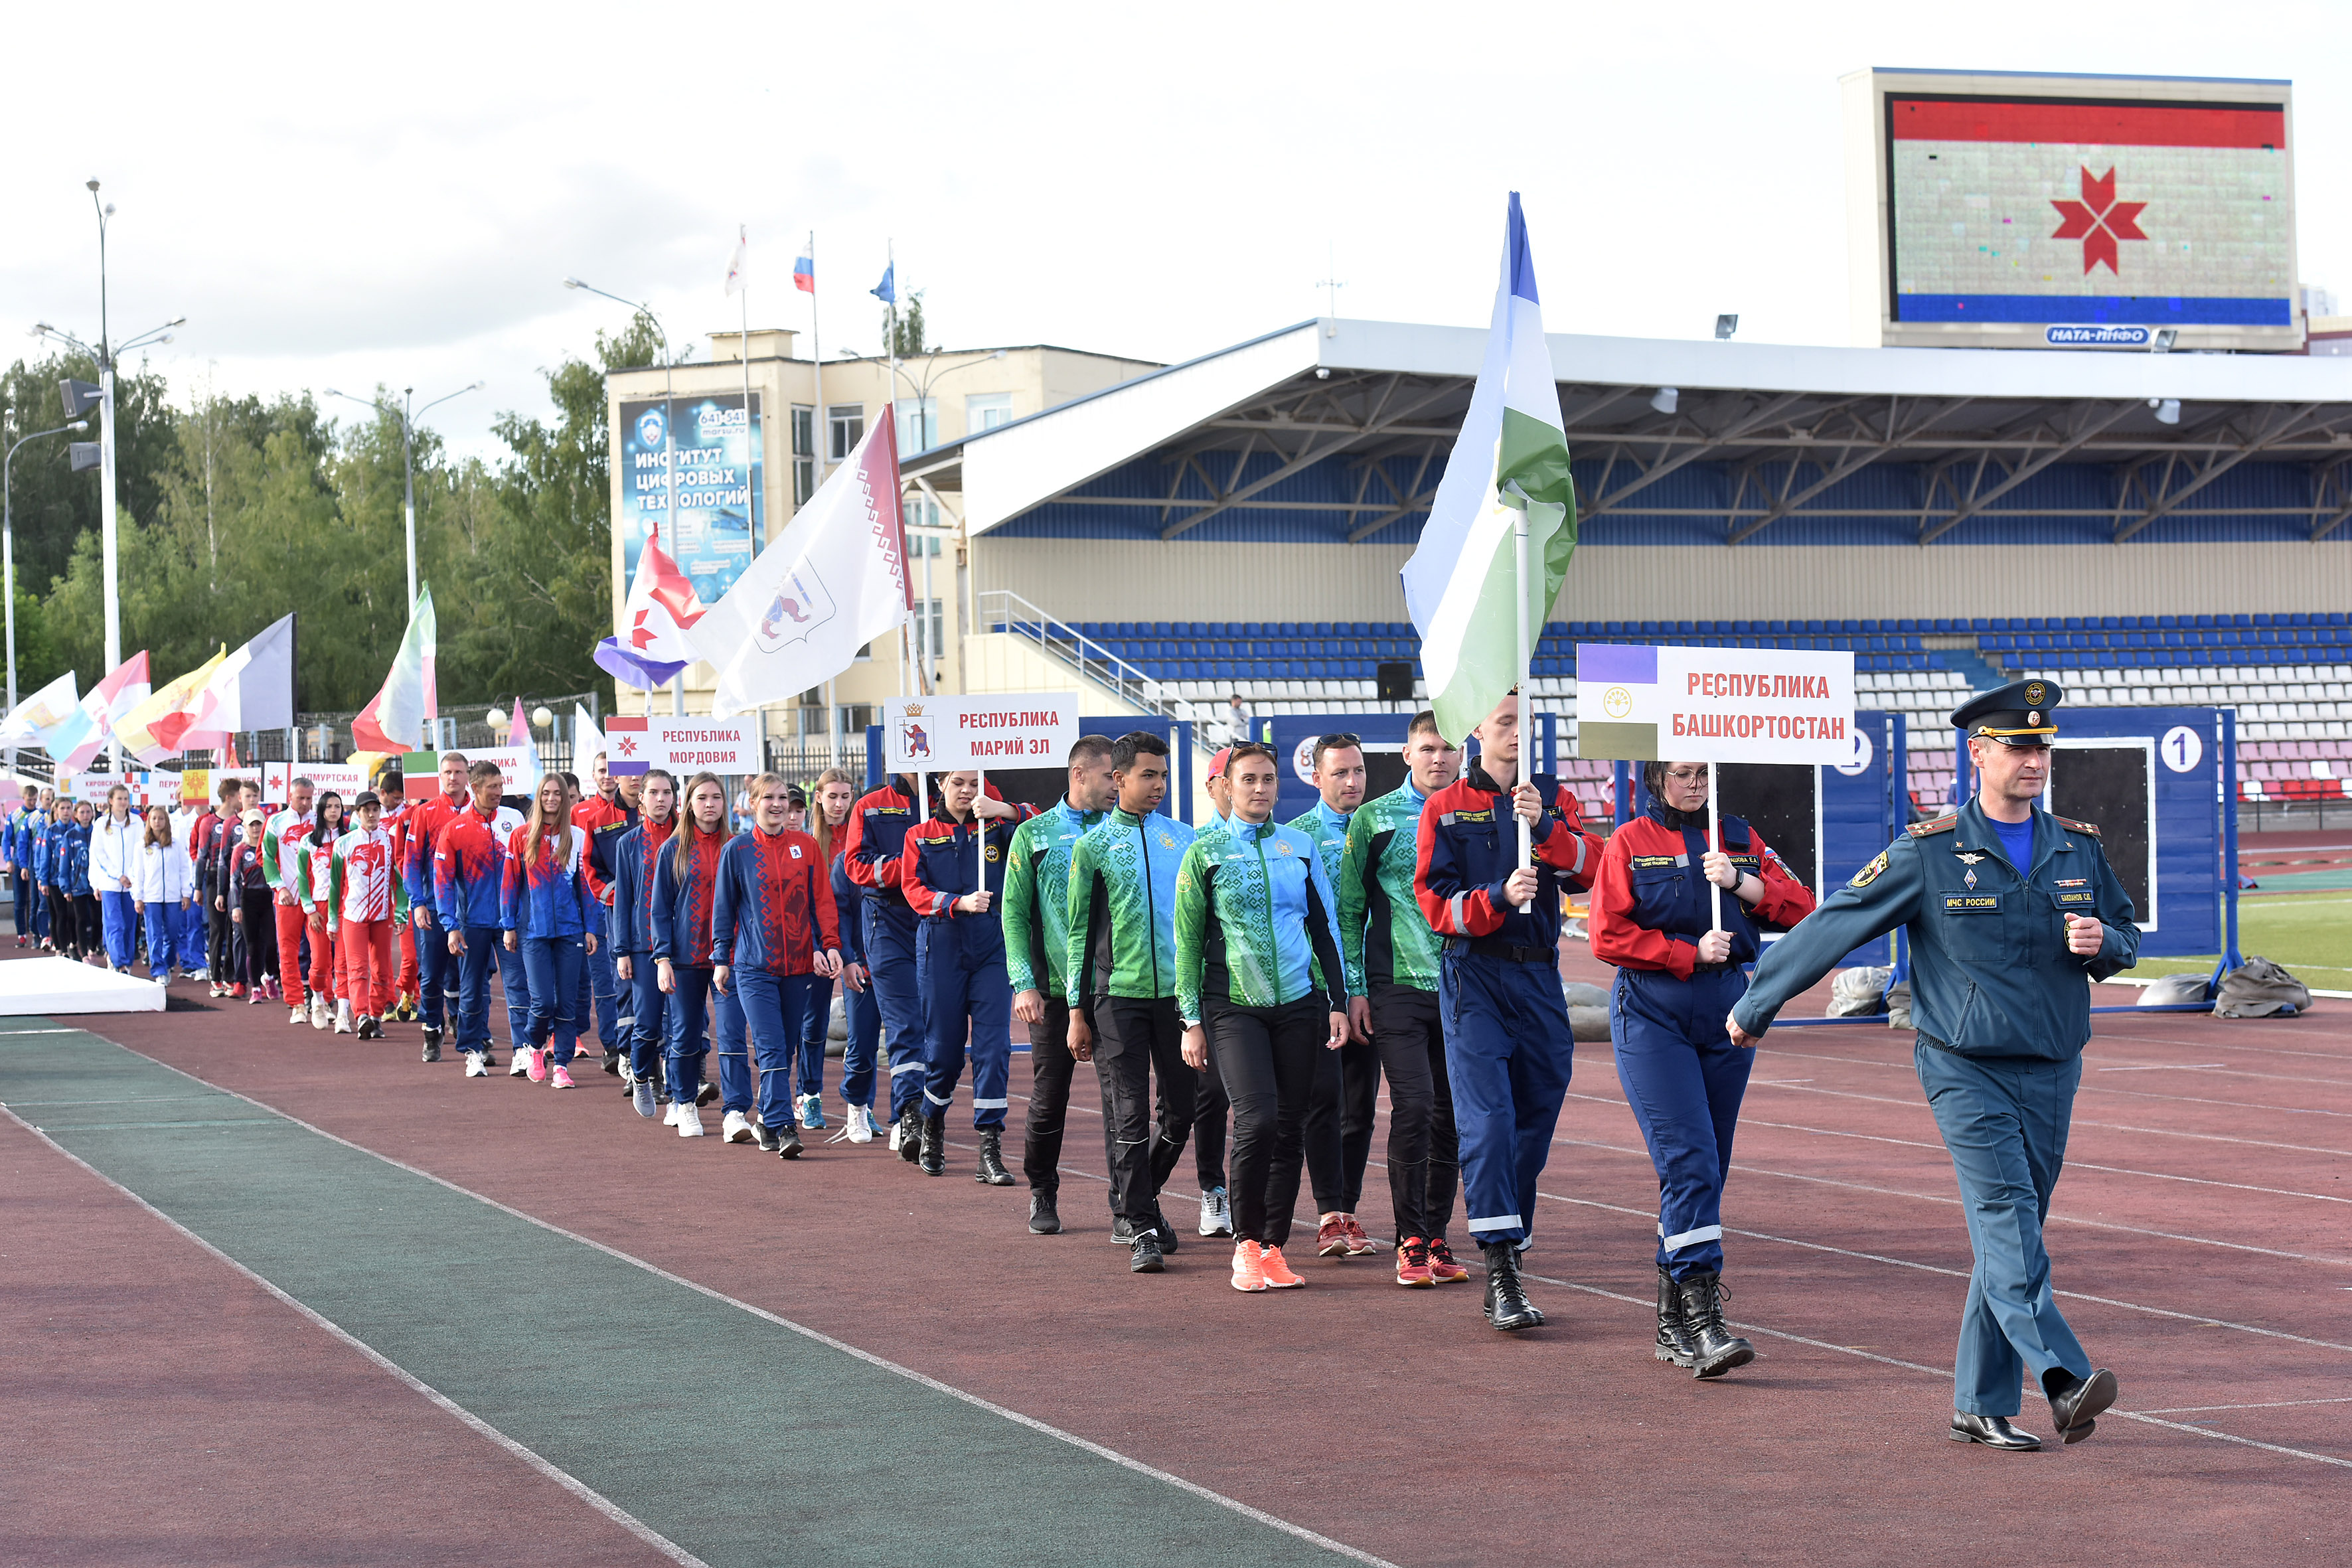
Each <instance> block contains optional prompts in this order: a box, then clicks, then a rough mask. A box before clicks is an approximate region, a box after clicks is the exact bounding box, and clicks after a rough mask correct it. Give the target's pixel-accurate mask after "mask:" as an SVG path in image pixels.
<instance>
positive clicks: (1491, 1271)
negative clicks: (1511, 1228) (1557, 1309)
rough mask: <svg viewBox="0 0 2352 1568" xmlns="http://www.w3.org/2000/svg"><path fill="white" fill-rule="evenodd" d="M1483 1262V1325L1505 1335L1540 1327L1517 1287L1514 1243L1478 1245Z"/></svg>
mask: <svg viewBox="0 0 2352 1568" xmlns="http://www.w3.org/2000/svg"><path fill="white" fill-rule="evenodd" d="M1478 1250H1479V1252H1480V1253H1481V1254H1482V1255H1483V1256H1484V1257H1485V1258H1486V1321H1488V1322H1490V1323H1492V1324H1494V1325H1495V1327H1496V1328H1498V1329H1500V1330H1502V1331H1504V1332H1505V1333H1515V1332H1517V1331H1519V1330H1521V1329H1532V1328H1535V1327H1536V1326H1537V1325H1538V1324H1540V1323H1541V1322H1542V1321H1544V1319H1543V1314H1542V1313H1541V1312H1539V1311H1538V1310H1536V1306H1535V1303H1534V1302H1532V1301H1530V1300H1528V1293H1527V1290H1526V1289H1525V1288H1524V1287H1522V1286H1521V1285H1520V1284H1519V1251H1518V1247H1517V1245H1516V1244H1515V1243H1512V1242H1508V1241H1486V1242H1481V1243H1479V1244H1478Z"/></svg>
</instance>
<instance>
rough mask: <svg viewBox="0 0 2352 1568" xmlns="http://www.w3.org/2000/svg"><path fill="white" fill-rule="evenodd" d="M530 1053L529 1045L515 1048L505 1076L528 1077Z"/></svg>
mask: <svg viewBox="0 0 2352 1568" xmlns="http://www.w3.org/2000/svg"><path fill="white" fill-rule="evenodd" d="M531 1054H532V1053H531V1048H530V1047H529V1046H524V1047H521V1048H520V1049H519V1050H517V1051H516V1052H515V1054H514V1061H513V1063H512V1065H510V1066H509V1068H507V1076H508V1077H509V1078H529V1077H530V1058H531Z"/></svg>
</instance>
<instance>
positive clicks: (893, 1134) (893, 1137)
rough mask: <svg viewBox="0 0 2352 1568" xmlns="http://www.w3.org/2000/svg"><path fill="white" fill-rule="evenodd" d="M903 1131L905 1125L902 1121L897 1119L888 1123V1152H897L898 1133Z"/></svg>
mask: <svg viewBox="0 0 2352 1568" xmlns="http://www.w3.org/2000/svg"><path fill="white" fill-rule="evenodd" d="M902 1131H905V1127H904V1125H903V1124H902V1123H900V1122H897V1121H893V1122H892V1123H890V1152H892V1153H893V1154H895V1153H897V1152H898V1134H899V1133H900V1132H902Z"/></svg>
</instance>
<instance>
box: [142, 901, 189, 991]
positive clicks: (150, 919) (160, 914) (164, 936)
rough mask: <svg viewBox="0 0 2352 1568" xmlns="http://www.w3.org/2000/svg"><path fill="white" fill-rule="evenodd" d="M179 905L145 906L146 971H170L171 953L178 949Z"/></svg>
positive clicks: (158, 972) (153, 972)
mask: <svg viewBox="0 0 2352 1568" xmlns="http://www.w3.org/2000/svg"><path fill="white" fill-rule="evenodd" d="M180 924H181V921H180V906H179V905H177V904H149V905H148V906H147V973H150V974H169V973H172V959H173V954H174V953H175V952H178V950H179V941H178V938H179V934H180V932H179V927H180Z"/></svg>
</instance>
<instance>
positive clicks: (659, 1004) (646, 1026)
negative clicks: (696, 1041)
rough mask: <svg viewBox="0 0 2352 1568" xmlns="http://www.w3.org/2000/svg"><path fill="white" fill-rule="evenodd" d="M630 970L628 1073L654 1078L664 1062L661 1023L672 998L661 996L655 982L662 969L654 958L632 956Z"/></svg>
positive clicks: (647, 954) (643, 954) (659, 987)
mask: <svg viewBox="0 0 2352 1568" xmlns="http://www.w3.org/2000/svg"><path fill="white" fill-rule="evenodd" d="M629 970H630V974H629V1071H630V1072H631V1073H632V1074H634V1075H635V1076H636V1077H638V1078H651V1077H653V1076H654V1068H655V1065H656V1063H658V1062H659V1061H660V1060H661V1056H662V1022H663V1019H664V1017H665V1016H666V1012H667V1009H666V1007H665V1004H667V1002H668V1001H669V998H668V997H667V996H665V995H663V994H662V989H661V983H660V981H659V980H658V979H657V978H656V976H657V975H658V974H659V973H660V966H659V965H657V964H656V963H654V961H653V955H652V954H650V953H644V952H639V953H633V954H631V955H630V958H629Z"/></svg>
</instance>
